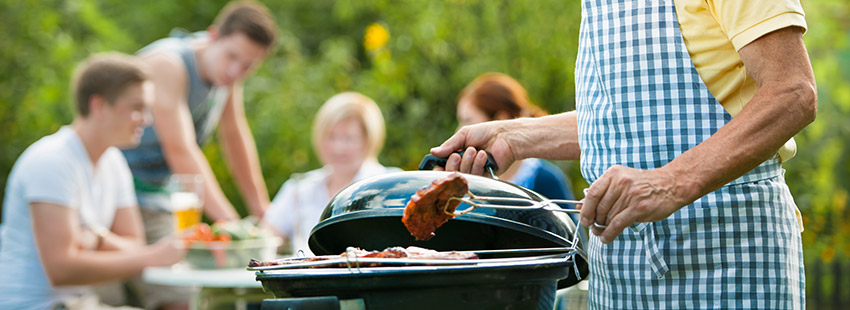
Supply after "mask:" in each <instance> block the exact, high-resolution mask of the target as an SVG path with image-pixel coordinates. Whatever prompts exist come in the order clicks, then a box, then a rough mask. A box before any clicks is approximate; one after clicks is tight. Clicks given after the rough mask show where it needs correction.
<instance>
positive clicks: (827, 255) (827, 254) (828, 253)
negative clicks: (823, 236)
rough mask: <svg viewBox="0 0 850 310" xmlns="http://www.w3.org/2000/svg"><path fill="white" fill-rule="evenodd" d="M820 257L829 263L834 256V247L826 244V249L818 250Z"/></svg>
mask: <svg viewBox="0 0 850 310" xmlns="http://www.w3.org/2000/svg"><path fill="white" fill-rule="evenodd" d="M820 258H821V260H823V262H824V263H827V264H829V263H830V262H832V259H833V258H835V249H833V248H832V246H827V247H826V249H823V251H821V252H820Z"/></svg>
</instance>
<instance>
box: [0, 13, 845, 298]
mask: <svg viewBox="0 0 850 310" xmlns="http://www.w3.org/2000/svg"><path fill="white" fill-rule="evenodd" d="M224 3H226V1H221V0H216V1H207V0H194V1H171V0H151V1H141V2H140V1H124V0H101V1H86V0H80V1H27V0H0V33H2V34H3V35H2V36H0V187H5V182H6V178H7V177H8V173H9V170H10V169H11V167H12V164H13V163H14V161H15V159H16V158H17V157H18V156H19V155H20V154H21V152H23V150H24V149H25V148H26V147H27V146H28V145H29V144H31V143H33V142H34V141H36V140H37V139H38V138H40V137H42V136H44V135H47V134H50V133H53V132H55V131H56V130H57V129H58V128H59V127H60V126H61V125H63V124H67V123H69V122H70V121H71V119H72V118H73V112H72V108H71V103H70V96H69V91H68V90H69V85H68V84H69V79H70V74H71V71H72V69H73V67H74V66H75V65H76V63H78V62H79V61H80V60H82V59H84V58H85V57H86V56H88V55H89V54H90V53H93V52H99V51H106V50H118V51H122V52H127V53H132V52H134V51H136V50H137V49H138V48H140V47H142V46H144V45H146V44H148V43H150V42H152V41H154V40H155V39H158V38H161V37H164V36H166V35H168V33H169V31H170V30H171V29H172V28H175V27H180V28H184V29H187V30H190V31H197V30H203V29H204V28H205V27H206V26H208V25H209V24H210V23H211V21H212V19H213V17H214V16H215V14H216V13H217V12H218V10H219V9H220V8H221V7H223V6H224ZM267 5H268V7H269V8H270V9H271V11H272V13H273V15H274V16H275V17H276V18H277V21H278V25H279V26H280V39H279V42H278V44H277V47H276V48H275V50H274V52H273V54H272V55H271V56H270V57H269V58H268V59H267V60H266V61H265V62H264V63H263V65H262V67H260V68H259V70H258V72H257V73H256V74H255V75H254V76H252V77H251V78H249V79H248V81H247V83H246V88H245V99H246V100H245V102H246V103H245V104H246V113H247V116H248V119H249V122H250V125H251V128H252V130H253V132H254V136H255V138H256V142H257V147H258V151H259V153H260V159H261V162H262V169H263V174H264V176H265V179H266V183H267V184H268V186H269V192H270V194H271V195H274V194H275V193H276V192H277V190H278V189H279V187H280V185H281V184H282V183H283V182H284V181H285V180H286V179H287V178H288V177H289V175H290V174H292V173H293V172H304V171H307V170H310V169H315V168H318V167H320V163H319V162H318V160H317V158H316V157H315V153H314V152H313V150H312V149H311V145H310V128H311V127H310V126H311V120H312V118H313V115H314V113H315V112H316V110H317V109H318V107H319V106H320V105H321V104H322V102H323V101H324V100H326V99H327V98H329V97H330V96H331V95H333V94H335V93H337V92H340V91H344V90H356V91H359V92H362V93H364V94H366V95H368V96H370V97H372V98H374V99H375V100H376V101H377V102H378V104H379V105H380V107H381V109H382V110H383V113H384V117H385V118H386V120H387V129H388V130H387V142H386V146H385V148H384V151H383V152H382V154H381V156H380V160H381V162H382V163H384V164H386V165H391V166H397V167H401V168H404V169H408V170H410V169H415V166H416V164H418V162H419V160H420V159H421V158H422V156H423V155H425V154H426V153H427V152H428V149H429V148H430V147H432V146H435V145H438V144H439V143H440V142H442V141H443V140H444V139H445V138H447V137H448V136H450V135H451V133H452V132H453V131H454V130H455V129H456V127H457V122H456V120H455V99H456V96H457V94H458V93H459V91H460V90H461V89H462V88H463V86H465V85H466V83H468V82H469V81H471V80H472V79H473V78H474V77H476V76H477V75H479V74H481V73H483V72H487V71H498V72H504V73H507V74H509V75H512V76H514V77H516V78H517V79H518V80H519V81H520V82H521V83H522V84H523V85H524V86H525V87H526V88H527V89H528V91H529V94H530V96H531V98H532V100H533V101H534V102H535V103H536V104H538V105H540V106H541V107H543V108H545V109H546V110H548V111H549V112H551V113H557V112H561V111H568V110H572V109H573V108H574V106H575V100H574V86H573V76H574V73H573V70H574V63H575V55H576V45H577V36H578V27H579V16H580V7H579V1H564V0H546V1H543V0H511V1H492V0H481V1H477V0H467V1H464V0H455V1H389V0H383V1H359V0H340V1H330V0H298V1H295V0H290V1H276V2H273V3H267ZM804 7H805V9H806V13H807V20H808V23H809V30H808V33H807V34H806V36H805V40H806V44H807V46H808V48H809V55H810V56H811V60H812V64H813V66H814V70H815V75H816V77H817V81H818V91H819V113H818V118H817V120H816V121H815V123H814V124H811V125H810V126H809V127H807V128H806V129H805V130H804V131H803V132H802V133H800V134H799V135H797V143H798V146H799V151H798V155H797V157H796V158H795V159H793V160H792V161H791V162H788V163H787V164H785V168H786V169H787V173H786V178H787V181H788V184H789V186H790V187H791V191H792V192H793V194H794V196H795V198H796V199H797V203H798V205H799V206H800V209H801V210H802V212H803V214H804V218H805V222H806V231H805V232H804V233H803V242H804V247H805V257H806V272H807V298H808V308H809V309H846V307H847V305H848V304H850V245H848V241H847V237H848V236H850V211H848V208H847V205H848V191H849V190H850V144H848V143H847V142H848V141H850V3H848V2H847V1H845V0H818V1H804ZM781 125H782V124H777V126H781ZM216 148H218V145H217V142H216V141H213V142H212V143H210V144H209V145H207V146H206V147H205V152H206V153H207V156H208V158H209V159H210V162H211V164H212V165H213V169H214V170H215V172H216V174H217V175H218V177H219V180H220V181H221V184H222V186H223V188H224V190H225V193H226V194H227V195H228V197H230V198H231V200H232V201H233V202H234V204H235V205H236V206H237V208H239V210H240V212H241V213H242V214H246V212H245V209H244V203H243V202H242V201H241V200H240V198H239V194H238V191H237V189H236V186H235V184H234V183H233V182H232V180H231V179H230V177H229V172H228V171H227V169H226V168H225V165H224V164H223V161H222V158H221V157H220V156H219V153H218V152H217V151H216V150H215V149H216ZM557 164H558V165H559V166H560V167H562V168H563V169H564V170H565V171H566V172H567V173H568V175H569V176H570V179H571V181H572V186H573V188H574V191H575V192H576V193H581V191H580V190H579V189H581V188H584V187H586V186H587V184H586V183H585V182H584V181H583V180H582V178H581V175H580V174H579V173H578V165H577V163H574V162H559V163H557ZM2 197H3V194H0V200H2Z"/></svg>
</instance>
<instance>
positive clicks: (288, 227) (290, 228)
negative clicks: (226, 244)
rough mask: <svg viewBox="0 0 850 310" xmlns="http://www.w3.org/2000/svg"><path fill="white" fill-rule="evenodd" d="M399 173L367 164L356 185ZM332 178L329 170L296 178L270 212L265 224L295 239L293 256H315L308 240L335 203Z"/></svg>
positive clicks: (377, 164) (284, 189)
mask: <svg viewBox="0 0 850 310" xmlns="http://www.w3.org/2000/svg"><path fill="white" fill-rule="evenodd" d="M396 171H401V169H398V168H387V167H384V166H381V164H379V163H376V162H369V161H367V162H364V163H363V165H362V166H360V170H358V171H357V174H356V175H355V176H354V180H352V183H353V182H357V181H360V180H363V179H365V178H368V177H372V176H376V175H379V174H384V173H388V172H396ZM329 175H330V170H329V169H328V168H327V167H323V168H320V169H316V170H312V171H309V172H307V173H305V174H302V175H300V176H296V175H293V176H292V177H291V178H290V179H289V180H288V181H286V183H284V184H283V186H282V187H281V188H280V190H279V191H278V192H277V195H276V196H275V197H274V200H272V203H271V206H269V209H268V210H266V214H265V217H264V219H265V221H266V222H268V223H269V224H271V225H273V226H274V227H275V228H277V229H278V230H279V231H280V232H282V233H284V234H286V235H287V236H289V237H290V238H291V241H290V244H291V245H292V252H293V253H296V252H297V251H298V250H303V251H304V254H306V255H312V254H313V252H311V251H310V248H309V246H308V245H307V239H308V238H309V237H310V231H311V230H313V226H316V224H318V223H319V219H320V218H321V217H322V212H324V210H325V207H326V206H327V205H328V202H330V200H331V195H329V194H328V187H327V178H328V176H329ZM335 194H336V193H334V195H335Z"/></svg>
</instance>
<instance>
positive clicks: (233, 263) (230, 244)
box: [182, 220, 282, 269]
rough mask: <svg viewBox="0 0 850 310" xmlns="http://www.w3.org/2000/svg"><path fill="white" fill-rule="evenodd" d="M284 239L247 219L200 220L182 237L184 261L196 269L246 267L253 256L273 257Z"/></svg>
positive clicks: (257, 257)
mask: <svg viewBox="0 0 850 310" xmlns="http://www.w3.org/2000/svg"><path fill="white" fill-rule="evenodd" d="M281 242H282V240H281V239H280V238H279V237H276V236H274V234H272V233H271V232H269V231H267V230H263V229H261V228H259V227H257V226H256V225H254V224H253V223H251V222H250V221H248V220H242V221H238V222H218V223H215V224H213V225H208V224H206V223H201V224H198V225H195V226H194V227H192V228H191V231H190V232H189V233H188V234H187V235H185V236H184V237H183V242H182V244H183V246H185V247H186V249H187V251H186V257H185V258H184V262H186V264H188V265H189V266H190V267H192V268H196V269H217V268H244V267H245V265H246V264H247V263H248V262H249V261H251V259H256V260H270V259H273V258H274V257H275V255H276V252H277V247H278V246H280V244H281Z"/></svg>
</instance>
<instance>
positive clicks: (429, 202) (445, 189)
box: [401, 173, 469, 240]
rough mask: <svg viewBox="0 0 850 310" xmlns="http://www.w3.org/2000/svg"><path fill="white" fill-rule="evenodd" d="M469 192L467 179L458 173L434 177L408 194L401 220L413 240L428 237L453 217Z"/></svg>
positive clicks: (432, 235)
mask: <svg viewBox="0 0 850 310" xmlns="http://www.w3.org/2000/svg"><path fill="white" fill-rule="evenodd" d="M468 192H469V185H468V184H467V182H466V179H464V178H463V177H462V176H461V175H460V174H458V173H452V174H450V175H449V176H448V177H445V178H442V179H438V180H435V181H434V182H432V183H431V185H429V186H428V187H426V188H423V189H420V190H418V191H416V194H415V195H413V197H410V201H409V202H408V203H407V206H405V207H404V217H402V219H401V221H402V222H403V223H404V226H406V227H407V230H408V231H409V232H410V234H411V235H412V236H413V237H415V238H416V240H430V239H431V238H433V237H434V231H435V230H437V228H438V227H440V226H441V225H443V224H444V223H445V222H447V221H448V220H450V219H452V218H454V215H453V214H454V211H455V208H457V206H458V205H459V204H460V203H461V200H460V198H462V197H463V196H464V195H466V194H467V193H468Z"/></svg>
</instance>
